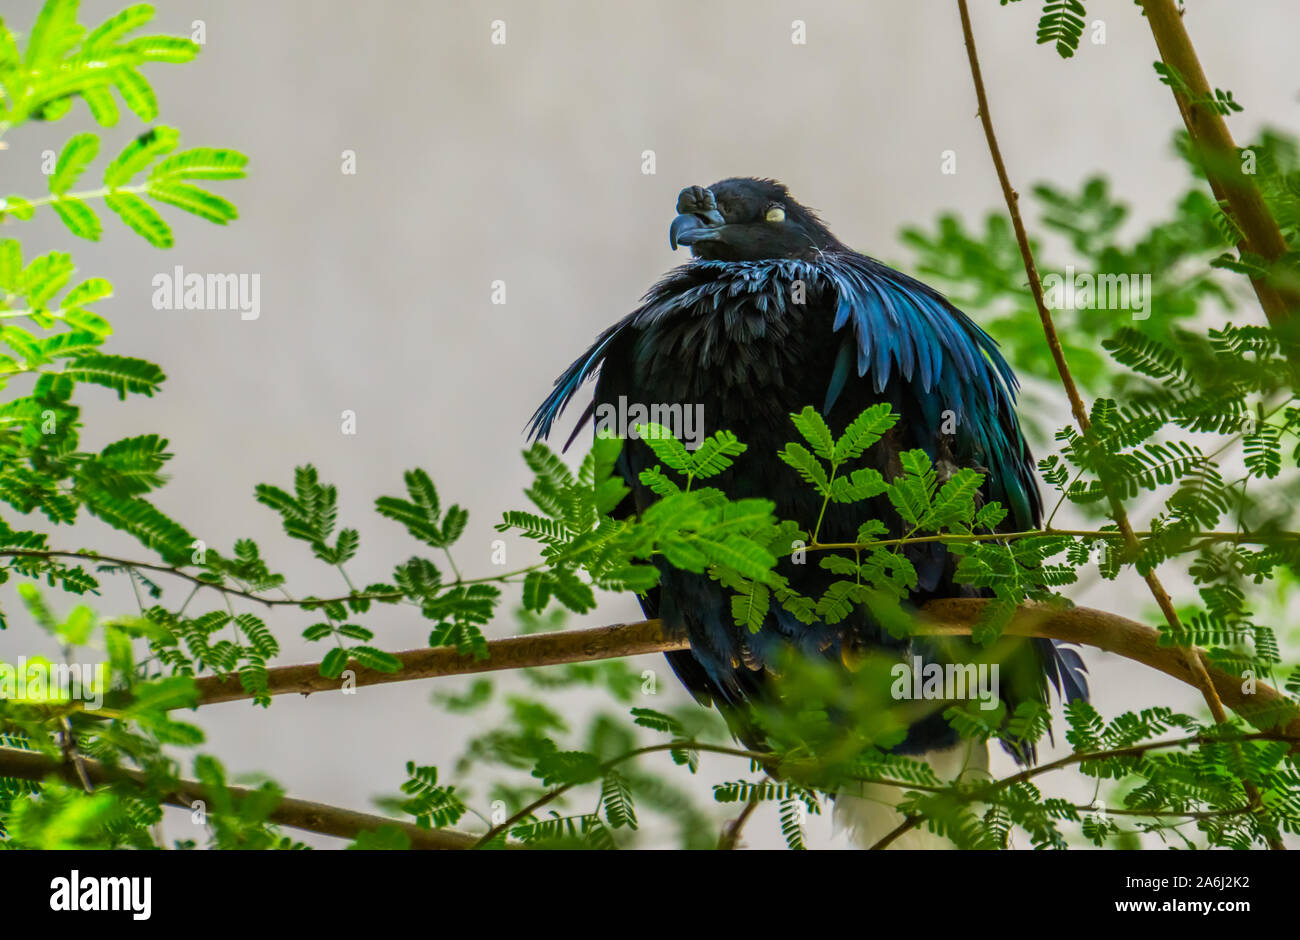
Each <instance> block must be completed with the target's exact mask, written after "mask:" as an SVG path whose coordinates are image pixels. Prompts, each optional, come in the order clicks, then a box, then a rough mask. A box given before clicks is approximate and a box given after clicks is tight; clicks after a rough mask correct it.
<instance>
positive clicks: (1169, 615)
mask: <svg viewBox="0 0 1300 940" xmlns="http://www.w3.org/2000/svg"><path fill="white" fill-rule="evenodd" d="M1150 2H1151V0H1148V3H1150ZM1159 2H1162V3H1168V0H1159ZM1168 5H1169V6H1170V7H1171V8H1172V4H1171V3H1169V4H1168ZM957 9H958V12H959V13H960V14H961V28H962V35H963V36H964V38H965V40H966V54H967V58H968V59H969V60H970V70H971V78H972V80H973V81H974V83H975V97H976V99H977V100H978V102H979V117H980V123H981V124H982V125H983V127H984V137H985V139H986V140H987V141H988V147H989V153H990V154H991V155H992V157H993V166H994V168H995V169H996V170H997V175H998V182H999V183H1000V184H1001V186H1002V195H1003V198H1004V199H1005V201H1006V204H1007V212H1008V213H1009V214H1010V216H1011V224H1012V227H1013V228H1014V229H1015V233H1016V243H1017V244H1018V245H1019V247H1020V255H1021V257H1022V258H1023V259H1024V263H1025V273H1026V274H1027V275H1028V276H1029V289H1030V292H1031V293H1032V294H1033V296H1034V304H1035V306H1037V308H1038V319H1039V321H1040V322H1041V323H1042V326H1043V335H1044V336H1045V337H1046V339H1047V346H1048V348H1049V349H1050V350H1051V353H1052V360H1053V361H1054V362H1055V363H1056V371H1057V373H1058V374H1059V375H1060V378H1061V384H1062V385H1063V386H1064V387H1065V394H1066V396H1067V397H1068V398H1069V400H1070V410H1071V412H1073V414H1074V420H1075V422H1076V423H1077V424H1078V425H1079V430H1080V431H1082V432H1083V433H1084V434H1087V433H1088V430H1089V429H1090V428H1091V426H1092V422H1091V421H1090V420H1089V418H1088V411H1087V408H1085V407H1084V404H1083V398H1082V397H1081V396H1080V395H1079V389H1078V387H1077V386H1076V385H1075V384H1074V377H1073V375H1071V373H1070V366H1069V364H1068V363H1067V362H1066V360H1065V351H1064V350H1063V349H1062V348H1061V341H1060V338H1059V337H1058V336H1057V333H1056V324H1055V323H1054V322H1053V321H1052V315H1051V313H1050V312H1048V309H1047V304H1046V302H1045V300H1044V297H1043V285H1042V281H1041V279H1040V278H1039V276H1038V267H1037V265H1036V264H1035V262H1034V253H1033V250H1032V249H1031V248H1030V246H1029V234H1028V233H1027V232H1026V230H1025V223H1024V220H1023V219H1022V218H1021V217H1020V208H1019V199H1020V196H1019V194H1018V193H1017V192H1016V191H1015V189H1014V188H1013V187H1012V185H1011V179H1010V177H1009V176H1008V174H1007V167H1006V164H1005V163H1004V162H1003V160H1002V151H1001V149H1000V148H999V147H998V140H997V135H996V134H995V133H994V131H993V119H992V117H991V116H990V114H989V102H988V96H987V94H986V93H985V91H984V79H983V77H982V75H981V73H980V65H979V56H978V54H977V53H976V51H975V34H974V31H973V30H972V28H971V21H970V10H969V9H968V8H967V4H966V0H957ZM1184 36H1186V33H1184ZM1225 133H1226V130H1225ZM1101 484H1102V488H1103V489H1104V490H1105V492H1106V496H1107V499H1108V501H1109V503H1110V508H1111V517H1112V518H1113V519H1114V520H1115V524H1116V525H1117V526H1118V527H1119V530H1120V532H1122V533H1123V534H1124V541H1125V544H1126V546H1127V548H1128V550H1129V553H1130V555H1132V556H1135V555H1136V553H1137V551H1138V548H1139V542H1138V538H1137V536H1136V535H1135V534H1134V532H1133V526H1132V524H1131V523H1130V522H1129V518H1128V512H1127V511H1126V510H1125V508H1124V504H1123V502H1122V501H1121V500H1120V498H1119V496H1118V495H1117V494H1116V493H1115V492H1114V490H1113V489H1111V488H1110V487H1109V486H1107V485H1106V480H1105V479H1104V478H1103V479H1101ZM1142 579H1143V580H1144V581H1146V583H1147V588H1148V589H1149V590H1150V592H1151V596H1152V597H1154V598H1155V601H1156V604H1157V606H1159V608H1160V612H1161V613H1162V614H1163V615H1164V617H1165V620H1166V621H1167V622H1168V623H1169V626H1170V627H1171V628H1172V629H1173V631H1174V634H1175V635H1176V636H1181V635H1182V634H1183V633H1184V630H1183V625H1182V621H1181V620H1180V618H1179V616H1178V612H1177V610H1175V608H1174V602H1173V599H1172V598H1171V597H1170V596H1169V592H1168V591H1167V590H1165V586H1164V585H1163V584H1162V583H1161V581H1160V578H1159V577H1158V576H1157V575H1156V573H1155V569H1154V568H1152V569H1151V570H1149V571H1147V572H1145V573H1144V574H1143V575H1142ZM1182 649H1183V650H1184V658H1185V660H1186V662H1187V666H1188V669H1189V670H1190V671H1191V675H1192V678H1193V680H1194V684H1195V685H1196V686H1197V687H1198V688H1199V689H1200V691H1201V694H1202V695H1203V696H1204V698H1205V702H1206V704H1207V705H1208V706H1209V708H1210V714H1211V715H1212V716H1213V717H1214V720H1215V721H1216V722H1218V723H1220V724H1222V723H1223V722H1225V721H1227V720H1228V716H1227V712H1226V711H1225V709H1224V707H1223V701H1222V699H1221V698H1220V696H1219V691H1218V689H1217V688H1216V687H1215V684H1214V682H1213V681H1211V679H1210V676H1209V673H1208V672H1207V671H1206V669H1205V665H1204V663H1203V662H1202V660H1201V657H1200V655H1199V654H1198V653H1196V652H1195V651H1193V650H1191V649H1188V648H1186V647H1183V648H1182ZM1243 786H1244V789H1245V791H1246V794H1247V796H1248V798H1250V800H1251V802H1252V803H1253V804H1254V805H1256V806H1258V805H1259V803H1260V801H1259V792H1258V790H1257V789H1256V788H1255V787H1254V785H1252V784H1251V783H1249V782H1246V783H1244V784H1243ZM1281 847H1282V844H1281V841H1280V840H1274V842H1273V848H1281Z"/></svg>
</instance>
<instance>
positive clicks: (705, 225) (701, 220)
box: [668, 186, 726, 251]
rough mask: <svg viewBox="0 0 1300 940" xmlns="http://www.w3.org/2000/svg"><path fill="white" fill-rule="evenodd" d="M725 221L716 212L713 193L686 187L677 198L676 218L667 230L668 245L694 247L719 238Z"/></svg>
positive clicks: (673, 247) (702, 188)
mask: <svg viewBox="0 0 1300 940" xmlns="http://www.w3.org/2000/svg"><path fill="white" fill-rule="evenodd" d="M725 224H726V219H724V218H723V217H722V213H721V212H719V211H718V203H717V201H716V200H715V199H714V197H713V193H711V192H710V191H709V190H707V189H705V188H704V187H702V186H688V187H686V188H685V189H683V190H682V191H681V193H679V194H678V196H677V218H675V219H673V224H672V226H671V227H670V228H669V229H668V244H669V245H671V246H672V249H673V251H676V250H677V246H678V245H694V244H695V243H696V242H705V241H712V240H714V239H717V238H718V237H720V234H719V233H720V230H721V229H722V226H724V225H725Z"/></svg>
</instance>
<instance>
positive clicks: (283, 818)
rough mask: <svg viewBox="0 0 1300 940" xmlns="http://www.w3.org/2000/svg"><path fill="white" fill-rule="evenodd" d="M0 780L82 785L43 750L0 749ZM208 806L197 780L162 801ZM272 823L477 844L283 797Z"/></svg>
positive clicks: (97, 770)
mask: <svg viewBox="0 0 1300 940" xmlns="http://www.w3.org/2000/svg"><path fill="white" fill-rule="evenodd" d="M81 765H82V769H84V771H85V774H86V776H87V777H88V778H89V779H90V781H91V782H92V783H95V784H99V785H106V784H114V783H129V784H134V785H136V786H139V787H148V786H149V781H148V778H147V777H146V776H145V775H144V774H143V773H141V772H139V771H136V770H127V769H124V768H113V767H108V766H106V765H105V764H101V763H100V762H99V761H95V760H88V759H84V758H83V759H82V761H81ZM0 777H12V778H15V779H19V780H32V781H35V782H38V783H39V782H41V781H43V780H48V779H49V778H50V777H58V778H59V779H61V780H64V781H65V782H69V783H72V784H73V785H79V775H78V773H77V771H76V770H74V769H73V767H72V766H70V765H69V764H67V763H64V762H61V761H58V760H56V759H55V758H53V757H49V756H48V755H45V754H42V753H40V752H39V751H25V750H21V749H19V748H12V747H0ZM226 790H227V792H228V793H229V794H230V796H231V797H232V799H233V800H234V801H235V802H236V803H238V802H241V801H242V800H244V799H246V798H247V797H248V796H249V795H250V794H251V793H252V791H251V790H248V789H246V788H244V787H227V788H226ZM198 800H202V801H204V802H205V803H208V804H210V803H211V802H212V799H211V796H210V795H209V794H208V791H207V788H206V787H204V785H203V784H201V783H199V782H198V781H197V780H179V781H177V783H176V788H175V789H174V790H172V791H171V792H170V793H167V794H165V795H164V796H163V797H162V802H163V803H167V804H169V805H171V806H179V807H182V808H183V809H192V808H193V805H194V803H195V802H196V801H198ZM268 819H269V820H270V821H271V822H273V823H276V824H278V825H281V826H290V827H292V828H294V829H302V830H305V831H307V832H316V833H320V834H321V835H327V836H335V837H337V838H340V839H355V838H356V837H357V836H358V835H360V834H361V833H362V832H373V831H375V830H376V829H378V828H379V827H380V826H393V827H395V828H397V829H400V830H401V831H402V832H404V833H406V835H407V837H409V838H410V840H411V848H414V849H467V848H470V847H471V846H473V845H474V843H475V842H476V841H477V837H476V836H473V835H470V834H468V833H463V832H456V831H455V830H452V829H422V828H421V827H419V826H416V825H414V824H412V823H408V822H402V821H400V820H396V819H388V818H387V817H384V816H375V815H372V814H370V813H359V812H356V811H355V810H350V809H342V808H340V807H337V806H329V805H328V804H325V803H312V802H309V801H308V800H296V799H293V798H291V797H284V798H283V799H281V800H280V803H279V805H277V806H276V808H275V809H274V810H272V811H271V814H270V816H269V817H268Z"/></svg>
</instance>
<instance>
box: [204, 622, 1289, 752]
mask: <svg viewBox="0 0 1300 940" xmlns="http://www.w3.org/2000/svg"><path fill="white" fill-rule="evenodd" d="M986 603H987V601H986V600H984V599H983V598H949V599H946V600H937V601H931V602H930V603H928V604H926V605H925V606H924V607H923V608H922V613H923V614H924V617H923V618H921V619H919V620H918V623H917V632H918V633H924V634H939V635H964V634H968V633H970V631H971V627H972V626H973V625H974V623H975V622H976V620H977V619H978V617H979V614H980V611H981V610H982V609H983V607H984V605H985V604H986ZM1004 632H1005V633H1008V634H1011V635H1013V636H1026V637H1030V636H1041V637H1050V638H1052V639H1056V640H1064V641H1066V642H1069V643H1080V644H1084V645H1087V646H1093V647H1096V648H1097V649H1101V650H1105V651H1106V652H1110V653H1116V654H1117V655H1120V656H1124V657H1126V658H1127V659H1132V660H1134V661H1135V662H1139V663H1142V664H1144V665H1147V666H1150V667H1151V668H1153V669H1156V670H1158V671H1160V672H1163V673H1165V674H1166V675H1169V676H1172V677H1174V678H1175V679H1179V680H1180V681H1182V682H1186V683H1188V684H1190V685H1196V683H1195V681H1194V679H1193V675H1192V671H1191V668H1190V667H1189V665H1188V663H1187V659H1186V657H1185V656H1184V655H1183V652H1182V651H1181V648H1180V647H1171V646H1161V645H1160V634H1159V633H1158V632H1157V631H1155V630H1153V629H1152V628H1150V627H1148V626H1145V625H1143V624H1140V623H1137V622H1136V621H1133V620H1129V619H1128V618H1126V617H1121V616H1119V615H1118V614H1111V613H1106V612H1105V611H1100V610H1094V609H1092V608H1088V607H1072V608H1068V609H1059V608H1054V607H1049V606H1046V605H1040V604H1026V605H1024V606H1022V607H1021V608H1020V610H1019V611H1018V612H1017V614H1016V616H1015V617H1014V618H1013V619H1012V621H1011V623H1010V624H1009V625H1008V626H1007V627H1006V630H1005V631H1004ZM688 646H689V644H688V643H687V641H686V640H685V639H684V638H682V637H677V636H669V635H667V634H665V633H664V631H663V628H662V626H661V625H660V623H659V621H658V620H642V621H638V622H636V623H620V624H612V625H610V626H605V627H596V628H594V629H590V630H564V631H559V632H556V633H534V634H529V635H527V636H515V637H507V638H505V639H501V640H489V641H488V644H487V651H488V658H487V659H474V658H472V657H469V656H461V655H459V654H458V653H457V652H456V650H455V649H454V648H451V647H436V648H433V649H418V650H409V651H406V652H402V653H397V654H396V656H397V658H398V659H399V660H401V661H402V670H401V671H400V672H393V673H390V672H376V671H375V670H373V669H367V668H365V667H364V666H361V665H359V664H357V663H350V664H349V668H350V669H352V670H353V671H354V672H355V679H354V680H353V685H355V686H363V685H377V684H380V683H385V682H409V681H412V680H416V679H429V678H436V677H442V676H464V675H471V674H475V673H482V672H492V671H497V670H502V669H517V668H521V667H533V666H553V665H560V664H563V663H579V662H593V661H597V660H603V659H617V658H620V657H623V656H640V655H642V654H645V653H658V652H668V651H671V650H682V649H687V648H688ZM1194 656H1195V658H1196V661H1197V662H1198V663H1200V665H1201V667H1202V668H1203V669H1204V670H1205V671H1206V672H1207V674H1208V676H1209V678H1210V680H1211V681H1212V682H1213V684H1214V687H1215V689H1216V690H1217V691H1218V695H1219V696H1220V697H1221V699H1222V700H1223V701H1225V702H1227V703H1228V705H1229V706H1231V707H1232V708H1233V709H1235V710H1236V711H1238V712H1241V713H1242V714H1243V715H1246V716H1247V717H1249V716H1251V715H1252V714H1265V713H1266V712H1268V711H1281V710H1284V709H1285V708H1286V707H1287V706H1288V703H1289V699H1287V698H1286V697H1285V696H1284V695H1282V694H1281V693H1280V692H1278V691H1277V690H1276V689H1273V688H1272V687H1270V686H1268V685H1266V684H1264V683H1258V684H1257V686H1256V691H1255V692H1254V693H1253V694H1250V695H1248V694H1246V693H1245V692H1243V691H1242V689H1241V685H1242V681H1241V679H1240V677H1238V676H1234V675H1232V674H1231V673H1228V672H1224V671H1223V670H1221V669H1219V668H1218V667H1216V666H1213V665H1212V664H1211V663H1210V661H1209V658H1208V656H1207V655H1206V654H1205V652H1204V651H1202V650H1199V649H1197V650H1195V653H1194ZM196 684H197V686H198V691H199V697H198V704H199V705H211V704H214V703H217V702H230V701H238V700H240V699H249V698H252V694H251V693H249V692H245V691H244V690H243V689H242V688H241V687H240V685H239V680H238V679H237V678H236V677H233V676H230V677H225V676H207V677H204V678H202V679H199V680H197V683H196ZM341 687H342V682H341V680H339V679H327V678H325V677H324V676H322V675H321V674H320V672H319V669H318V667H317V665H316V664H315V663H305V664H302V665H297V666H281V667H278V668H274V669H269V670H267V691H268V693H269V694H271V695H283V694H286V693H290V692H298V693H301V694H303V695H307V694H310V693H312V692H333V691H338V690H339V689H340V688H341ZM1286 727H1287V728H1288V729H1289V730H1290V731H1291V733H1293V734H1296V735H1300V713H1297V714H1296V716H1295V717H1293V718H1292V719H1290V723H1289V724H1288V725H1287V726H1286Z"/></svg>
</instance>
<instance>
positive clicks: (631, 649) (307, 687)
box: [195, 620, 689, 705]
mask: <svg viewBox="0 0 1300 940" xmlns="http://www.w3.org/2000/svg"><path fill="white" fill-rule="evenodd" d="M688 645H689V644H688V643H687V642H686V639H685V638H681V639H676V638H670V637H667V636H665V635H664V633H663V631H662V630H661V629H660V626H659V621H658V620H641V621H638V622H636V623H615V624H611V625H609V626H606V627H596V628H594V629H591V630H563V631H559V632H555V633H534V634H529V635H527V636H512V637H506V638H505V639H501V640H490V641H489V642H488V645H487V646H488V658H486V659H475V658H473V657H471V656H461V655H460V654H459V653H458V652H457V651H456V649H455V647H451V646H437V647H432V648H425V649H416V650H407V651H405V652H402V653H397V654H395V655H396V656H397V658H398V659H399V660H401V663H402V669H401V671H399V672H378V671H376V670H374V669H367V668H365V667H364V666H361V665H360V664H358V663H356V662H349V663H348V667H347V668H348V669H350V670H352V671H353V672H354V674H355V681H354V682H353V683H352V684H353V685H356V686H362V685H379V684H381V683H384V682H409V681H410V680H412V679H432V678H436V677H440V676H464V675H470V674H472V673H479V672H496V671H499V670H502V669H521V668H524V667H528V666H556V665H560V664H563V663H585V662H591V661H593V660H599V659H616V658H618V657H620V656H639V655H641V654H642V653H659V652H666V651H669V650H682V649H686V648H687V646H688ZM195 684H196V685H197V686H198V691H199V698H198V702H197V704H199V705H212V704H214V703H217V702H233V701H238V700H240V699H249V698H252V697H253V694H252V693H250V692H245V691H244V689H243V688H242V687H241V686H240V684H239V678H238V677H237V676H234V675H230V676H205V677H203V678H201V679H198V680H196V682H195ZM342 688H343V680H342V679H337V678H335V679H331V678H327V677H325V676H322V675H321V674H320V669H319V666H318V664H316V663H303V664H302V665H298V666H280V667H278V668H275V669H268V670H267V693H268V694H270V695H284V694H286V693H289V692H298V693H301V694H302V695H310V694H311V693H312V692H337V691H339V690H340V689H342Z"/></svg>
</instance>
